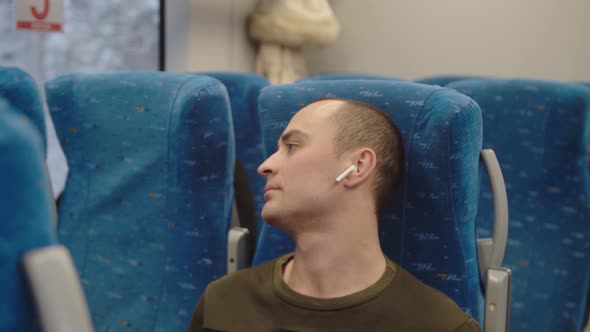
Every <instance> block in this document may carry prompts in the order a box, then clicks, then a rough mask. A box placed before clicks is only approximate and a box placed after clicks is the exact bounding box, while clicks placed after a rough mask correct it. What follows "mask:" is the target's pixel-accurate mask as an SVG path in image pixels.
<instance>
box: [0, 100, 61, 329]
mask: <svg viewBox="0 0 590 332" xmlns="http://www.w3.org/2000/svg"><path fill="white" fill-rule="evenodd" d="M23 113H24V112H23V111H21V110H16V109H15V108H14V105H13V104H12V103H9V102H8V101H6V100H4V99H2V98H0V183H1V188H2V190H0V220H1V221H2V222H1V223H0V294H1V295H0V331H25V332H28V331H40V325H39V324H40V322H39V317H38V314H37V310H36V308H35V305H34V301H33V298H32V293H31V290H30V287H29V285H28V282H27V278H26V275H25V272H24V270H23V267H22V258H23V256H24V255H25V254H26V253H27V252H28V251H30V250H32V249H37V248H40V247H44V246H48V245H51V244H55V242H56V238H55V234H54V232H55V229H54V228H53V225H54V221H55V206H54V203H53V198H52V195H51V190H50V189H49V178H48V175H47V172H46V168H45V158H44V156H43V147H42V139H41V135H40V133H39V131H38V129H37V128H36V127H35V126H34V125H33V123H32V122H31V121H30V120H29V119H28V118H27V117H26V116H25V115H23Z"/></svg>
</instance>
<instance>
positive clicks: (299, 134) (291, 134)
mask: <svg viewBox="0 0 590 332" xmlns="http://www.w3.org/2000/svg"><path fill="white" fill-rule="evenodd" d="M307 137H308V135H307V134H306V133H304V132H303V131H301V130H299V129H292V130H289V131H288V132H286V133H284V134H283V135H281V138H280V139H279V141H278V142H277V146H278V145H280V143H281V142H286V141H288V140H290V139H292V138H299V139H302V140H303V139H306V138H307Z"/></svg>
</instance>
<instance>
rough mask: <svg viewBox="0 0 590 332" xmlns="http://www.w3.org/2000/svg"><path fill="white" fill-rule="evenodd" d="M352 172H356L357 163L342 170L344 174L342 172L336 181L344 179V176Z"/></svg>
mask: <svg viewBox="0 0 590 332" xmlns="http://www.w3.org/2000/svg"><path fill="white" fill-rule="evenodd" d="M352 172H356V166H355V165H350V167H349V168H347V169H346V171H344V172H342V174H340V175H339V176H338V177H337V178H336V182H340V181H342V180H344V178H345V177H347V176H348V175H349V174H350V173H352Z"/></svg>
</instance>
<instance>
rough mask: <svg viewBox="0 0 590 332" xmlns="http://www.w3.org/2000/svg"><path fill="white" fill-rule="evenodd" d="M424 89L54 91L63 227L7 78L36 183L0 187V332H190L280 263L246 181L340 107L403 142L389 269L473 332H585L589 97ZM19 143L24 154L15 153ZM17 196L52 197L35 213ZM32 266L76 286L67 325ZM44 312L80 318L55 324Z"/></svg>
mask: <svg viewBox="0 0 590 332" xmlns="http://www.w3.org/2000/svg"><path fill="white" fill-rule="evenodd" d="M17 74H18V75H19V77H20V78H19V79H15V75H17ZM23 78H26V79H23ZM433 79H435V78H433ZM22 82H29V83H27V84H28V86H26V87H24V88H23V87H22V86H23V85H22ZM425 83H428V82H423V83H420V82H419V83H414V82H408V81H404V80H400V79H395V78H388V77H385V76H372V75H360V74H346V73H341V74H324V75H320V76H315V77H310V78H308V79H305V80H303V81H300V82H296V83H293V84H289V85H280V86H269V84H268V81H267V80H266V79H264V78H262V77H259V76H257V75H254V74H247V73H223V72H205V73H197V74H194V73H190V74H189V73H186V74H180V73H178V74H173V73H163V72H124V73H108V74H106V73H105V74H71V75H66V76H62V77H59V78H57V79H54V80H52V81H49V82H47V83H46V85H45V91H46V95H47V105H48V107H49V110H50V113H51V117H52V119H53V122H54V123H55V128H56V130H57V134H58V137H59V139H60V143H61V145H62V147H63V149H64V152H65V154H66V156H67V158H68V163H69V167H70V173H69V176H68V180H67V185H66V189H65V191H64V193H63V194H62V196H61V198H60V199H59V209H58V217H57V225H56V220H55V219H56V218H55V215H52V213H53V212H52V211H53V210H52V209H53V207H52V205H51V204H50V202H49V203H47V202H48V201H51V191H50V190H49V189H48V187H49V184H48V182H49V181H48V180H47V176H46V173H47V172H46V170H45V164H44V163H43V154H44V150H45V149H44V146H45V144H46V143H45V142H43V141H42V140H41V139H40V138H42V137H44V135H45V132H44V131H43V129H44V125H43V117H42V115H41V116H40V115H39V114H40V113H39V112H40V109H41V106H40V105H41V103H42V101H41V99H40V98H39V95H40V94H39V91H37V90H36V87H35V84H34V82H33V84H31V80H30V77H29V76H28V75H26V73H24V72H22V71H19V70H17V69H13V68H0V97H1V98H4V99H5V100H6V101H4V102H2V103H0V106H2V107H1V108H2V110H3V111H1V112H0V117H1V118H0V126H14V125H16V124H18V125H20V126H21V127H23V128H24V127H26V129H22V128H21V127H18V126H17V127H14V128H15V129H12V131H11V130H5V131H3V132H6V135H2V136H0V139H1V140H3V141H5V142H7V143H6V144H3V143H2V142H0V147H2V149H3V152H2V153H3V155H8V153H10V151H14V150H15V149H17V150H19V151H22V153H23V154H24V155H25V157H26V158H23V159H22V160H21V159H16V158H11V159H10V162H12V163H18V164H19V165H20V166H19V167H21V169H27V168H24V167H32V168H33V169H34V168H35V167H36V168H37V173H35V172H34V171H30V172H21V173H20V174H21V176H24V177H29V178H28V180H26V181H28V182H17V179H18V177H17V175H16V174H17V173H14V171H8V170H6V171H5V172H4V171H3V172H1V173H0V177H2V183H4V181H8V180H5V179H14V181H13V182H11V183H14V184H13V186H11V187H6V190H3V192H2V195H3V197H4V196H5V195H6V196H5V197H13V198H14V200H12V201H10V200H6V201H5V200H4V199H3V200H2V203H5V202H7V203H6V204H2V205H0V209H1V210H0V214H1V215H3V216H4V215H6V218H8V219H10V222H7V223H5V225H3V226H2V227H1V228H0V238H1V239H2V240H3V241H4V240H6V241H4V242H3V243H6V244H7V245H5V246H3V247H2V250H0V254H1V255H2V256H1V257H2V258H1V259H0V264H3V265H6V266H10V267H11V268H10V269H2V272H1V273H2V275H1V276H0V280H6V283H5V284H6V285H9V284H18V288H15V289H18V290H19V291H18V292H16V293H11V294H12V295H13V296H11V297H2V299H0V301H2V302H4V301H5V302H4V303H2V307H5V306H6V307H11V308H14V310H12V311H10V312H6V314H4V315H0V330H3V329H11V328H12V329H19V330H24V331H34V330H38V329H39V328H40V326H42V327H43V329H44V330H45V331H57V330H59V329H60V328H63V327H64V326H76V328H77V330H79V331H91V330H92V329H96V330H101V331H102V330H109V331H119V330H120V331H123V330H127V329H129V328H132V329H135V330H141V331H180V330H186V328H187V326H188V322H189V319H190V315H191V313H192V310H193V308H194V306H195V304H196V302H197V301H198V299H199V297H200V295H201V293H202V292H203V290H204V288H205V287H206V286H207V284H208V283H209V282H210V281H212V280H214V279H217V278H219V277H221V276H222V275H223V274H225V273H227V272H230V271H233V270H235V269H238V268H242V267H245V266H248V265H250V264H258V263H261V262H263V261H266V260H268V259H272V258H274V257H277V256H278V255H280V254H282V253H286V252H288V251H290V250H292V249H293V243H292V241H291V240H290V239H289V238H288V237H287V236H286V235H285V234H283V233H281V232H280V231H278V230H276V229H274V228H272V227H270V226H268V225H267V224H264V223H263V222H262V219H261V217H260V214H259V211H260V209H261V207H262V205H263V203H264V202H263V198H262V193H263V186H264V178H262V177H261V176H259V175H258V174H257V173H256V168H257V167H258V165H259V164H260V163H261V162H262V161H263V160H264V159H265V157H266V156H268V155H270V154H272V153H273V152H274V150H275V149H276V147H275V146H276V141H277V139H278V138H279V136H280V134H281V132H282V131H283V129H284V128H285V127H286V125H287V123H288V121H289V119H290V117H291V116H292V115H293V114H294V113H295V112H297V111H298V110H299V109H300V108H301V107H303V106H304V105H306V104H307V103H309V102H312V101H314V100H316V99H320V98H326V97H339V98H349V99H354V100H359V101H363V102H367V103H370V104H373V105H375V106H377V107H379V108H381V109H382V110H384V111H385V112H386V113H387V114H389V115H390V116H391V117H392V119H393V120H394V121H395V122H396V124H397V125H398V127H399V128H400V130H401V133H402V137H403V143H404V153H405V155H406V165H405V166H406V169H405V172H404V176H403V185H402V187H401V189H400V190H399V192H398V193H396V196H395V198H394V199H392V202H391V205H390V206H389V208H388V209H387V212H386V214H385V216H384V217H383V220H382V223H381V228H380V240H381V243H382V247H383V249H384V252H385V253H386V254H387V255H388V256H389V257H390V258H391V259H393V260H395V261H397V262H398V263H399V264H400V265H402V266H404V267H405V268H406V269H408V270H409V271H410V272H411V273H413V274H414V275H415V276H417V277H418V278H419V279H420V280H422V281H424V282H425V283H427V284H429V285H431V286H433V287H435V288H437V289H439V290H441V291H442V292H444V293H445V294H447V295H448V296H449V297H451V298H452V299H453V300H454V301H455V302H457V304H459V306H460V307H461V308H463V310H465V311H466V312H468V313H470V314H471V315H472V316H473V317H474V318H476V319H477V320H478V321H479V322H480V324H481V325H482V327H484V330H485V331H490V332H491V331H506V330H507V329H508V324H509V325H510V329H511V330H514V331H521V330H522V331H526V330H538V331H557V330H559V331H580V330H581V328H582V326H583V324H584V313H585V310H586V294H587V291H588V283H589V280H590V276H589V272H590V261H589V259H590V255H589V254H590V252H589V248H590V241H589V237H590V211H589V209H590V205H589V204H590V197H589V195H590V175H589V174H588V170H589V167H588V159H587V156H588V147H589V144H590V89H588V88H586V87H583V86H582V85H579V84H568V83H559V82H548V81H538V80H500V79H488V78H464V77H454V78H453V79H450V80H449V79H447V80H446V81H445V82H444V84H443V83H441V81H438V82H431V83H433V84H436V85H433V84H425ZM444 85H448V86H447V87H443V86H444ZM16 86H17V87H18V88H15V87H16ZM22 91H27V92H22ZM27 94H28V95H27ZM15 95H16V96H20V98H21V100H25V101H28V102H29V103H31V104H34V105H33V106H31V105H30V104H26V103H23V102H18V101H13V100H15V99H14V98H15V97H11V96H15ZM31 96H32V97H31ZM11 98H12V99H11ZM4 110H6V111H4ZM15 114H18V115H15ZM15 117H18V118H21V119H22V118H28V119H29V120H27V121H24V122H23V121H20V122H18V121H15V120H14V118H15ZM22 123H25V124H26V125H23V124H22ZM30 123H33V125H31V124H30ZM34 124H36V125H34ZM19 135H20V136H26V137H34V138H28V139H26V140H25V141H26V142H24V143H19V144H20V145H18V144H17V145H14V144H15V143H13V141H14V140H15V139H14V138H13V136H14V137H19ZM5 149H6V150H5ZM31 149H32V150H36V152H35V153H30V152H27V151H29V150H31ZM493 151H495V154H494V152H493ZM10 155H12V153H11V154H10ZM495 155H497V157H498V161H499V163H498V161H496V159H495ZM34 156H36V157H34ZM1 161H2V165H4V164H6V163H7V162H8V161H9V160H8V158H2V160H1ZM25 165H26V166H25ZM2 169H3V170H4V169H5V168H2ZM500 169H501V171H500ZM11 172H13V173H11ZM39 172H40V173H39ZM29 173H30V174H29ZM502 173H503V174H504V175H502ZM35 174H37V175H35ZM33 176H37V178H34V177H33ZM39 177H42V178H43V179H44V180H39ZM39 183H45V186H41V187H39V186H38V185H37V186H35V184H39ZM23 188H27V190H37V192H39V191H40V192H41V193H42V194H41V195H45V196H43V197H44V200H45V201H44V202H45V205H44V207H42V208H41V210H39V209H38V208H37V207H38V206H39V204H41V203H39V202H41V201H42V200H41V199H36V200H33V199H30V200H27V197H31V198H32V197H36V196H34V195H35V194H34V193H27V191H23ZM17 192H19V194H20V195H21V196H18V195H16V193H17ZM37 195H39V194H38V193H37ZM18 197H20V199H21V200H22V202H21V201H18V202H17V201H16V199H17V198H18ZM508 206H509V207H510V220H509V219H508V208H507V207H508ZM15 207H24V208H23V209H20V208H19V209H16V208H15ZM43 209H45V210H46V212H45V213H44V214H42V215H38V214H31V213H33V212H34V211H44V210H43ZM20 210H23V211H26V212H27V213H28V214H27V213H21V212H19V211H20ZM232 226H238V227H232ZM40 231H41V233H42V234H41V235H39V234H37V233H39V232H40ZM29 238H31V239H36V240H29ZM35 241H37V242H35ZM44 247H50V248H53V249H56V250H57V251H59V255H61V256H60V257H62V258H61V262H62V263H61V264H62V266H66V267H67V266H69V271H70V273H69V274H68V275H70V277H71V278H70V279H67V280H69V282H68V283H66V282H65V280H61V282H58V281H56V283H57V284H58V285H59V286H60V287H62V288H63V289H65V290H63V292H67V294H70V295H71V298H73V299H76V300H77V301H78V302H77V303H79V302H84V304H83V305H78V306H76V307H77V309H71V308H70V307H71V306H70V307H68V306H67V305H65V304H62V303H61V302H59V300H58V299H54V298H52V296H51V295H52V294H49V295H47V292H45V293H43V291H42V290H43V289H48V288H51V287H48V286H51V285H47V283H48V282H47V281H46V282H43V281H41V282H37V283H35V280H39V278H35V277H34V275H36V274H35V273H43V271H41V272H35V271H33V270H34V267H35V265H34V264H32V265H31V264H28V265H27V264H26V262H25V261H26V258H27V257H29V256H27V253H30V252H31V251H35V249H39V248H44ZM66 248H67V249H66ZM68 252H69V253H71V257H72V258H69V257H70V256H69V254H68ZM72 262H73V263H72ZM68 264H69V265H68ZM27 266H33V268H30V270H31V272H30V271H29V270H27ZM37 266H43V265H42V264H40V263H39V264H38V265H37ZM74 266H75V268H74ZM49 270H51V269H49ZM75 270H77V274H76V273H74V272H73V271H75ZM46 273H51V271H49V272H46ZM78 276H79V280H78V279H77V278H78ZM41 279H42V278H41ZM42 280H43V279H42ZM44 280H54V279H51V278H48V279H47V278H46V279H44ZM37 284H40V286H35V285H37ZM68 285H71V287H69V288H68ZM80 285H81V286H80ZM3 287H4V286H3ZM39 289H41V290H39ZM82 289H83V292H82ZM4 291H5V289H4V288H3V289H2V292H4ZM53 295H55V294H53ZM62 302H63V301H62ZM86 303H87V306H86ZM16 304H18V305H16ZM47 307H49V308H52V307H59V308H62V311H61V312H64V311H67V310H77V311H75V315H68V316H67V317H69V318H63V319H61V320H59V319H56V318H55V317H57V316H58V314H57V313H59V312H60V311H59V310H57V309H55V310H57V311H53V312H51V311H50V310H48V309H44V308H47ZM59 308H58V309H59ZM86 308H88V309H86ZM546 308H553V309H552V310H550V313H549V314H547V313H546V311H545V310H546ZM540 310H543V312H544V313H543V314H541V312H540ZM35 312H38V313H39V314H36V313H35ZM88 313H90V316H89V317H91V318H89V317H87V316H88ZM85 315H86V316H85ZM25 317H27V319H25ZM30 317H38V318H35V319H29V318H30ZM74 317H76V318H74ZM23 320H26V321H29V322H37V321H38V322H37V323H33V324H32V325H31V326H25V325H24V323H23ZM90 321H91V322H92V323H90ZM59 324H62V325H61V326H60V325H59Z"/></svg>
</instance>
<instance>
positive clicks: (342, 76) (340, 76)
mask: <svg viewBox="0 0 590 332" xmlns="http://www.w3.org/2000/svg"><path fill="white" fill-rule="evenodd" d="M333 80H386V81H387V80H393V81H404V80H403V79H401V78H396V77H389V76H384V75H377V74H363V73H323V74H316V75H310V76H308V77H305V78H304V79H302V80H300V81H299V82H302V81H333Z"/></svg>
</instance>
